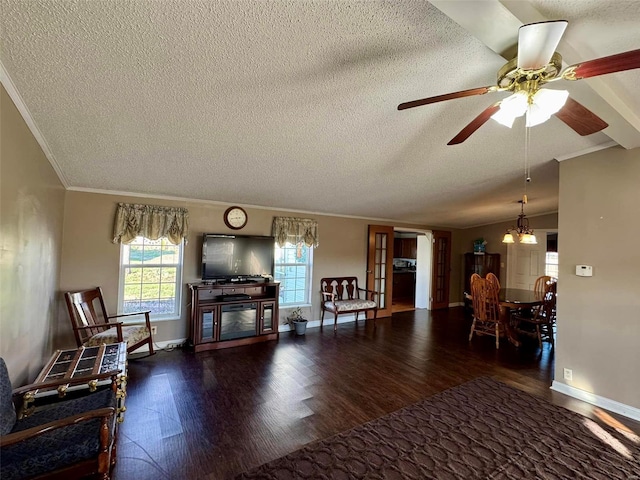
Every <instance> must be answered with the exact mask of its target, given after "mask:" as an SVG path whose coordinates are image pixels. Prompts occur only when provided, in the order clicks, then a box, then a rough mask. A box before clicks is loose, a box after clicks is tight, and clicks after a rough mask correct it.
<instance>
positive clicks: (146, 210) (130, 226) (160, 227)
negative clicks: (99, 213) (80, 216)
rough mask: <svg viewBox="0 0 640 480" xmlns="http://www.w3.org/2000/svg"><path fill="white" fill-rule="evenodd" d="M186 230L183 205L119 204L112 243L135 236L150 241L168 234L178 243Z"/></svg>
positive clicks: (129, 239)
mask: <svg viewBox="0 0 640 480" xmlns="http://www.w3.org/2000/svg"><path fill="white" fill-rule="evenodd" d="M188 233H189V211H188V210H187V209H186V208H179V207H159V206H156V205H137V204H133V203H118V208H117V210H116V219H115V222H114V225H113V243H131V242H132V241H133V240H134V239H135V238H136V237H137V236H142V237H145V238H148V239H149V240H157V239H159V238H162V237H167V239H168V240H169V241H170V242H171V243H173V244H174V245H178V244H179V243H180V242H182V239H183V238H184V239H186V237H187V234H188ZM185 243H186V240H185Z"/></svg>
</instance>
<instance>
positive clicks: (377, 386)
mask: <svg viewBox="0 0 640 480" xmlns="http://www.w3.org/2000/svg"><path fill="white" fill-rule="evenodd" d="M469 328H470V321H469V320H468V319H467V318H465V317H464V315H463V313H462V309H461V308H454V309H450V310H443V311H439V312H428V311H426V310H415V311H411V312H403V313H397V314H394V315H393V317H391V318H388V319H380V320H378V325H377V328H375V329H374V328H373V323H372V322H371V321H367V322H366V324H365V323H364V322H363V321H360V322H358V324H357V325H356V324H354V323H347V324H341V325H338V332H337V334H334V332H333V325H329V326H328V327H327V326H325V328H324V330H321V329H319V328H309V329H307V334H306V335H305V336H299V337H297V336H294V335H293V333H288V332H287V333H283V334H281V335H280V339H279V341H273V342H265V343H258V344H254V345H249V346H244V347H236V348H230V349H226V350H217V351H211V352H204V353H199V354H194V353H191V352H189V351H183V350H175V351H172V352H163V351H161V352H159V353H158V354H156V355H154V356H152V357H147V358H142V359H138V360H132V361H130V362H129V383H128V397H127V403H126V405H127V412H126V418H125V421H124V423H123V424H122V425H121V426H120V434H119V435H120V437H119V441H118V460H117V464H116V466H115V469H114V476H113V478H114V479H116V480H125V479H135V480H147V479H154V480H155V479H183V478H194V479H210V480H213V479H215V480H223V479H228V478H233V477H234V476H235V475H237V474H239V473H241V472H243V471H245V470H247V469H249V468H251V467H254V466H257V465H260V464H262V463H264V462H267V461H269V460H272V459H275V458H278V457H280V456H282V455H285V454H287V453H289V452H292V451H294V450H296V449H298V448H300V447H301V446H303V445H305V444H306V443H309V442H312V441H315V440H318V439H322V438H325V437H328V436H330V435H333V434H335V433H338V432H341V431H344V430H347V429H349V428H352V427H354V426H356V425H359V424H362V423H364V422H367V421H369V420H372V419H374V418H377V417H380V416H381V415H385V414H387V413H389V412H392V411H394V410H397V409H399V408H401V407H404V406H406V405H409V404H411V403H414V402H416V401H418V400H420V399H422V398H424V397H428V396H430V395H433V394H435V393H437V392H440V391H442V390H445V389H447V388H450V387H453V386H455V385H458V384H461V383H463V382H466V381H468V380H471V379H473V378H475V377H478V376H483V375H487V376H491V377H493V378H495V379H498V380H500V381H503V382H505V383H507V384H510V385H512V386H515V387H517V388H520V389H522V390H525V391H527V392H529V393H532V394H534V395H537V396H539V397H542V398H545V399H547V400H550V401H552V402H553V403H556V404H559V405H563V406H565V407H567V408H569V409H572V410H574V411H578V412H579V413H582V414H585V415H588V416H591V417H594V418H595V414H596V413H597V412H596V410H597V409H595V408H594V407H592V406H591V405H588V404H585V403H583V402H580V401H577V400H574V399H571V398H569V397H566V396H564V395H562V394H558V393H556V392H552V391H551V390H550V389H549V386H550V385H551V381H552V379H553V352H552V351H551V350H550V346H549V345H548V344H545V345H544V347H543V350H542V352H540V350H539V349H538V348H537V342H536V341H532V342H530V343H526V344H525V345H524V346H523V347H521V348H520V349H516V348H514V347H513V346H512V345H510V344H508V343H507V342H506V340H505V341H503V342H501V345H500V349H499V350H497V351H496V349H495V341H494V339H492V338H491V337H479V338H474V339H473V341H472V342H468V340H467V339H468V334H469ZM617 418H618V419H619V420H621V421H622V422H623V423H624V424H625V425H627V426H629V427H630V428H632V429H633V430H635V431H636V432H640V427H639V425H638V424H637V423H635V422H632V421H630V420H627V419H620V417H617Z"/></svg>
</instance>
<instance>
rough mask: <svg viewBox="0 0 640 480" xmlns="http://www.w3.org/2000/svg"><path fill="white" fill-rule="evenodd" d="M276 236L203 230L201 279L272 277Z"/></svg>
mask: <svg viewBox="0 0 640 480" xmlns="http://www.w3.org/2000/svg"><path fill="white" fill-rule="evenodd" d="M274 250H275V239H274V238H273V237H258V236H244V235H221V234H220V235H219V234H213V233H205V235H204V238H203V240H202V279H203V280H215V279H231V278H242V277H260V276H264V275H271V276H273V261H274Z"/></svg>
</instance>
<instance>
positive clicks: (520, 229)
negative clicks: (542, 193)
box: [502, 195, 538, 245]
mask: <svg viewBox="0 0 640 480" xmlns="http://www.w3.org/2000/svg"><path fill="white" fill-rule="evenodd" d="M518 202H519V203H520V215H518V219H517V220H516V226H515V227H511V228H508V229H507V232H506V233H505V234H504V237H503V238H502V243H515V240H514V239H513V235H514V234H516V235H517V236H518V240H519V242H520V243H525V244H529V245H535V244H537V243H538V240H537V239H536V236H535V235H534V234H533V229H532V228H531V227H530V226H529V219H528V218H527V216H526V215H525V214H524V204H525V203H527V196H526V195H524V196H523V197H522V200H518Z"/></svg>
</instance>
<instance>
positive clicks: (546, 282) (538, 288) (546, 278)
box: [533, 275, 556, 298]
mask: <svg viewBox="0 0 640 480" xmlns="http://www.w3.org/2000/svg"><path fill="white" fill-rule="evenodd" d="M555 282H556V279H555V278H554V277H552V276H550V275H542V276H541V277H538V278H536V283H535V284H534V286H533V291H534V292H536V296H537V297H538V298H543V297H544V294H545V293H547V291H549V289H550V288H551V285H552V284H554V283H555Z"/></svg>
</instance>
